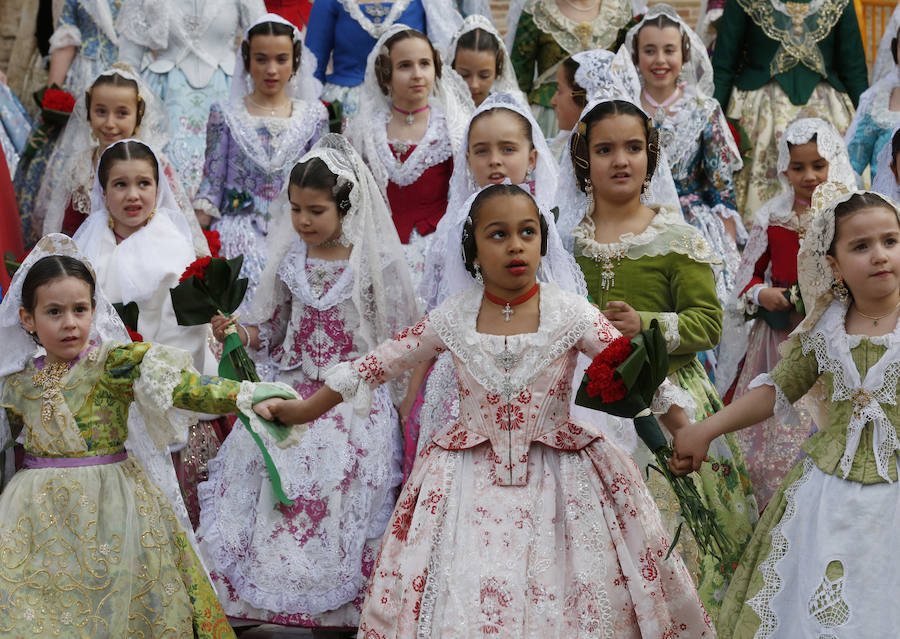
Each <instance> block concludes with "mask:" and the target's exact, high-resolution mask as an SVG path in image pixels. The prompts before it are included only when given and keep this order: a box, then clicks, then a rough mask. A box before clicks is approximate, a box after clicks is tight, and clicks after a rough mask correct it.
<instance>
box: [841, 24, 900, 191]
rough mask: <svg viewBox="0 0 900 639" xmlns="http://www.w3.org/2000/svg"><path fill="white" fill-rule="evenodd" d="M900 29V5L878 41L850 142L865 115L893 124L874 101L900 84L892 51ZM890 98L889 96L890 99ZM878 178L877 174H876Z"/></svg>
mask: <svg viewBox="0 0 900 639" xmlns="http://www.w3.org/2000/svg"><path fill="white" fill-rule="evenodd" d="M898 30H900V7H898V8H896V9H894V13H892V14H891V19H890V21H889V22H888V24H887V26H886V27H885V30H884V35H883V36H882V37H881V42H879V43H878V53H877V54H876V56H875V66H874V67H873V68H872V81H871V83H870V84H869V88H868V89H866V90H865V91H863V92H862V95H860V96H859V105H857V107H856V113H855V114H854V116H853V120H852V121H851V122H850V128H848V129H847V132H846V133H845V134H844V141H845V142H846V143H847V144H850V141H851V140H853V138H854V137H855V136H856V131H857V129H858V128H859V123H860V120H861V119H862V117H863V115H864V114H866V113H868V114H869V115H870V117H871V118H872V119H873V120H874V121H875V123H876V124H877V125H878V126H881V127H883V128H887V127H889V126H893V121H890V120H888V121H887V122H885V121H883V120H884V119H886V118H884V117H883V116H882V117H879V113H878V112H879V109H878V108H874V109H873V108H872V103H873V101H874V100H875V98H876V97H877V96H878V95H883V94H885V93H887V94H888V96H890V93H891V91H893V90H894V89H895V88H897V87H898V86H900V67H898V66H897V64H896V63H895V62H894V56H893V53H892V52H891V41H892V40H893V39H894V38H896V37H897V31H898ZM889 99H890V98H888V100H889ZM875 177H876V179H877V177H878V176H877V175H876V176H875Z"/></svg>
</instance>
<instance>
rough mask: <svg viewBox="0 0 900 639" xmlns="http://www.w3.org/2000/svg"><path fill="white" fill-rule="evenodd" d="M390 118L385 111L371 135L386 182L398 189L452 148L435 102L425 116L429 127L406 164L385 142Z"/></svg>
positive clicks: (418, 176) (417, 177)
mask: <svg viewBox="0 0 900 639" xmlns="http://www.w3.org/2000/svg"><path fill="white" fill-rule="evenodd" d="M390 119H391V112H390V111H384V112H383V114H382V123H376V124H375V126H374V127H373V131H372V135H374V136H375V148H376V149H377V150H378V157H379V159H380V160H381V163H382V165H383V166H384V168H385V171H386V172H387V175H388V179H390V181H391V182H393V183H394V184H396V185H398V186H409V185H410V184H412V183H413V182H415V181H416V180H418V179H419V178H420V177H422V174H423V173H424V172H425V171H426V170H428V169H429V168H431V167H432V166H436V165H438V164H440V163H441V162H444V161H445V160H447V159H448V158H450V157H451V156H452V155H453V145H452V143H451V142H450V136H449V135H448V133H447V121H446V119H445V118H444V112H443V111H442V110H441V108H440V107H439V106H438V105H437V104H436V103H434V102H432V104H431V109H429V113H428V126H427V127H426V128H425V134H424V135H423V136H422V139H421V140H419V141H418V142H415V147H416V148H415V149H413V151H412V153H410V154H409V157H408V158H406V161H405V162H401V161H400V160H398V159H397V157H396V156H395V155H394V153H393V151H391V147H390V144H389V142H388V139H387V123H388V120H390Z"/></svg>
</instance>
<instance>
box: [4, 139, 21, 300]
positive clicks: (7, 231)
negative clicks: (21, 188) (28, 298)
mask: <svg viewBox="0 0 900 639" xmlns="http://www.w3.org/2000/svg"><path fill="white" fill-rule="evenodd" d="M7 251H12V254H13V256H15V258H16V260H20V259H22V256H23V255H24V254H25V247H24V245H23V243H22V223H21V221H20V220H19V207H18V206H16V195H15V192H14V191H13V184H12V179H11V178H10V177H9V169H8V168H7V165H6V157H5V156H4V155H3V149H0V255H5V254H6V252H7ZM9 281H10V278H9V275H7V273H6V268H5V265H4V268H0V289H2V290H3V291H6V287H7V286H9Z"/></svg>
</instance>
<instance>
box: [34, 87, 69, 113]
mask: <svg viewBox="0 0 900 639" xmlns="http://www.w3.org/2000/svg"><path fill="white" fill-rule="evenodd" d="M41 108H44V109H49V110H50V111H61V112H63V113H71V112H72V109H74V108H75V97H74V96H73V95H72V94H70V93H68V92H66V91H61V90H59V89H47V90H46V91H44V99H43V100H41Z"/></svg>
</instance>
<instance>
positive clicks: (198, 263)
mask: <svg viewBox="0 0 900 639" xmlns="http://www.w3.org/2000/svg"><path fill="white" fill-rule="evenodd" d="M211 261H212V258H211V257H198V258H197V259H196V260H194V261H193V262H191V263H190V265H189V266H188V267H187V268H186V269H185V270H184V273H182V274H181V277H180V278H179V279H178V283H179V284H180V283H182V282H184V281H185V280H187V279H189V278H190V277H191V276H195V277H196V278H197V279H198V280H202V279H203V276H204V275H206V268H207V267H208V266H209V263H210V262H211Z"/></svg>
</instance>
